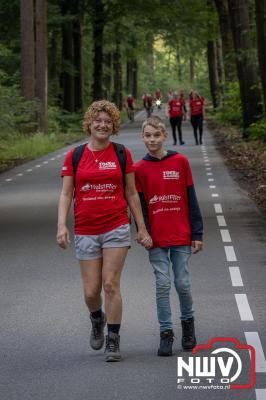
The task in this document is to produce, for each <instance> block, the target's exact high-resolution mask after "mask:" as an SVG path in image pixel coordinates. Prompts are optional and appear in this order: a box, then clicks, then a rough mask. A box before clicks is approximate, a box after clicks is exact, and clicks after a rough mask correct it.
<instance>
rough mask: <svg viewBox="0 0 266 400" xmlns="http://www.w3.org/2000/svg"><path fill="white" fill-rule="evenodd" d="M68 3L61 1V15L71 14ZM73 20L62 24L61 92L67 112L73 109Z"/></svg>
mask: <svg viewBox="0 0 266 400" xmlns="http://www.w3.org/2000/svg"><path fill="white" fill-rule="evenodd" d="M69 6H70V4H69V3H67V2H65V1H61V12H62V15H63V17H66V16H71V10H70V8H69ZM73 58H74V48H73V22H72V20H70V21H65V22H64V23H63V25H62V73H61V88H62V92H63V109H64V110H66V111H69V112H74V111H75V78H74V68H73V62H74V61H73Z"/></svg>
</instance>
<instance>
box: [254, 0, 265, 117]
mask: <svg viewBox="0 0 266 400" xmlns="http://www.w3.org/2000/svg"><path fill="white" fill-rule="evenodd" d="M256 25H257V41H258V56H259V66H260V78H261V85H262V90H263V98H264V112H266V0H256Z"/></svg>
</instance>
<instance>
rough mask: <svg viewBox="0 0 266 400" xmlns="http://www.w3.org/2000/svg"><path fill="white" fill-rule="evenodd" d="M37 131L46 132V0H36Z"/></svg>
mask: <svg viewBox="0 0 266 400" xmlns="http://www.w3.org/2000/svg"><path fill="white" fill-rule="evenodd" d="M35 95H36V98H37V99H38V100H39V112H38V116H39V118H38V119H39V129H40V130H41V132H47V130H48V121H47V10H46V0H36V87H35Z"/></svg>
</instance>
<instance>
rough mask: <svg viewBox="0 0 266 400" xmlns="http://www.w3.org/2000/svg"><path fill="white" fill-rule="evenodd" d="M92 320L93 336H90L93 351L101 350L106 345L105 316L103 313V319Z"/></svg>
mask: <svg viewBox="0 0 266 400" xmlns="http://www.w3.org/2000/svg"><path fill="white" fill-rule="evenodd" d="M90 319H91V324H92V328H91V335H90V346H91V348H92V349H93V350H100V349H101V348H102V347H103V344H104V333H103V331H104V326H105V323H106V321H105V315H104V313H103V315H102V317H101V318H93V317H92V316H90Z"/></svg>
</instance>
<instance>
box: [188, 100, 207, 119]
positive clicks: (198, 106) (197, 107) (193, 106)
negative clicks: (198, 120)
mask: <svg viewBox="0 0 266 400" xmlns="http://www.w3.org/2000/svg"><path fill="white" fill-rule="evenodd" d="M189 104H190V112H191V115H198V114H202V112H203V105H204V97H201V98H200V99H197V100H194V99H190V102H189Z"/></svg>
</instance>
